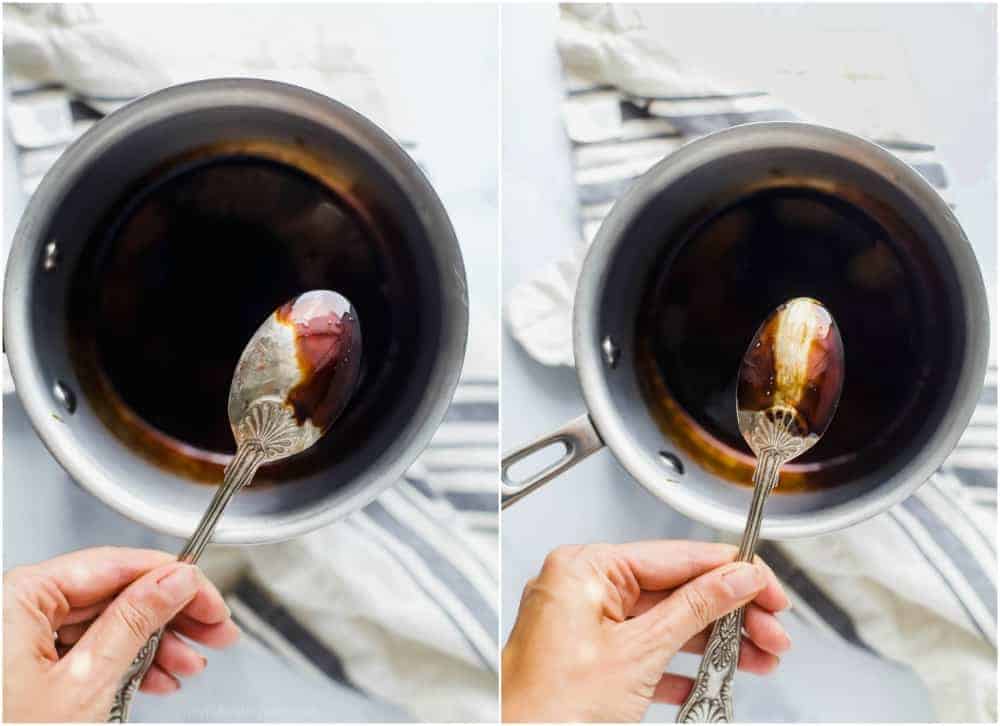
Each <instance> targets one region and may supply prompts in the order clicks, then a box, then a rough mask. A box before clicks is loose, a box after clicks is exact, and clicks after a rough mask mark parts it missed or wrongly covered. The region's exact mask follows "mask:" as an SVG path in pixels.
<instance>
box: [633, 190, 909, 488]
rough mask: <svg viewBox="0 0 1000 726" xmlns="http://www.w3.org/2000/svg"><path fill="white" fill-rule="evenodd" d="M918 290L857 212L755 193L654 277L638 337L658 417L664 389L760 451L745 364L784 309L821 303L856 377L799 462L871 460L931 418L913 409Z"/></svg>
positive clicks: (788, 193)
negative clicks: (806, 300)
mask: <svg viewBox="0 0 1000 726" xmlns="http://www.w3.org/2000/svg"><path fill="white" fill-rule="evenodd" d="M912 284H913V283H912V276H911V275H910V274H908V272H907V270H906V265H905V264H904V260H903V258H902V257H901V256H900V255H899V253H898V251H897V250H896V248H895V247H894V245H893V241H892V240H891V239H890V237H889V235H888V234H887V233H886V231H885V230H884V229H882V228H881V227H880V226H879V225H878V224H877V223H876V222H875V221H874V220H873V219H872V218H871V217H869V216H868V215H867V214H866V213H864V212H863V211H861V210H860V209H858V208H857V207H854V206H853V205H851V204H848V203H846V202H844V201H841V200H839V199H837V198H835V197H832V196H828V195H826V194H822V193H819V192H813V191H811V190H790V189H782V190H769V191H763V192H758V193H756V194H754V195H752V196H750V197H747V198H744V199H742V200H740V201H738V202H736V203H735V204H733V205H732V206H730V207H728V208H726V209H724V210H722V211H721V212H719V213H717V214H715V215H714V216H712V217H711V218H709V219H707V220H706V221H705V222H704V223H702V224H701V225H700V226H699V227H697V228H696V229H694V230H693V232H692V233H691V234H690V236H689V238H688V239H687V241H686V242H685V243H684V245H683V246H682V247H681V248H680V250H679V252H677V253H676V255H675V256H674V257H673V258H672V259H670V260H665V261H664V262H663V264H662V265H661V267H660V270H659V271H658V272H657V273H654V277H653V281H652V284H651V285H650V287H649V289H648V290H647V292H646V295H645V298H644V304H643V313H642V315H641V320H640V322H639V330H638V332H639V350H640V366H643V365H645V368H644V370H645V372H646V378H647V379H648V378H650V376H649V375H648V374H649V371H652V372H653V376H655V377H656V378H657V379H658V380H657V381H654V382H652V383H651V382H650V381H649V380H647V381H646V382H645V388H646V391H645V392H646V395H647V400H648V402H649V405H650V406H652V408H653V410H654V415H655V414H657V409H659V408H661V404H662V401H663V395H662V391H663V390H664V389H665V390H667V391H669V394H670V395H671V396H672V397H673V398H674V399H675V400H676V402H677V403H678V404H679V405H680V406H681V408H682V409H683V410H684V411H686V412H687V413H688V414H689V415H690V416H691V417H692V418H693V419H694V420H695V422H697V424H698V425H700V426H701V427H702V428H703V429H704V430H706V431H707V432H708V433H709V434H710V435H711V436H713V437H715V438H716V439H717V440H719V441H721V442H722V443H724V444H725V445H727V446H729V447H731V448H733V449H736V450H737V451H739V452H744V453H750V450H749V448H748V447H747V445H746V443H745V442H744V441H743V438H742V436H741V435H740V432H739V429H738V427H737V421H736V405H735V403H736V375H737V371H738V369H739V365H740V360H741V358H742V356H743V354H744V351H745V350H746V348H747V345H748V344H749V342H750V340H751V338H752V337H753V335H754V332H755V331H756V329H757V326H759V325H760V324H761V322H763V321H764V319H765V318H766V317H767V316H768V315H769V314H770V313H771V312H772V311H773V310H774V309H775V308H776V307H777V306H778V305H780V304H781V303H783V302H786V301H787V300H789V299H790V298H794V297H800V296H803V297H812V298H815V299H817V300H819V301H821V302H822V303H823V304H824V305H825V306H826V307H827V308H828V309H829V311H830V312H831V313H832V315H833V318H834V320H836V322H837V325H838V326H839V328H840V332H841V336H842V339H843V345H844V352H845V368H846V378H845V381H844V387H843V393H842V395H841V399H840V405H839V408H838V410H837V413H836V415H835V416H834V418H833V422H832V424H831V425H830V427H829V429H828V430H827V432H826V434H825V436H824V437H823V438H822V439H821V440H820V442H819V443H818V444H817V445H816V446H815V447H813V448H812V449H811V450H810V451H808V452H807V453H805V454H804V455H803V456H802V457H800V459H799V460H797V461H800V462H805V463H809V462H814V463H821V462H833V461H838V462H843V461H845V460H847V459H851V458H854V457H858V456H861V455H863V452H864V451H865V450H872V449H873V448H876V447H878V446H879V445H880V444H883V443H885V442H886V441H887V440H888V439H889V438H890V437H891V436H892V435H893V434H896V433H898V429H899V427H900V425H901V424H902V423H903V422H904V420H905V419H906V418H907V417H908V416H913V415H917V416H919V415H920V414H919V412H918V413H916V414H914V412H913V411H912V410H911V409H912V406H911V404H912V402H913V401H914V400H915V398H916V396H917V394H918V393H919V392H920V391H921V387H922V385H923V381H922V380H921V376H922V373H921V367H922V364H923V363H924V359H923V357H922V356H921V355H920V350H921V345H922V343H921V341H920V339H919V338H920V331H921V325H919V324H918V320H917V316H918V315H919V309H920V308H919V304H918V298H917V296H916V294H915V291H914V290H913V289H912ZM643 355H645V356H646V358H647V360H646V361H645V364H644V362H643ZM648 359H651V360H648ZM823 483H824V479H823V477H822V476H814V477H812V478H811V480H810V481H808V482H807V486H822V485H823Z"/></svg>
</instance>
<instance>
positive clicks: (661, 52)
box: [505, 5, 997, 722]
mask: <svg viewBox="0 0 1000 726" xmlns="http://www.w3.org/2000/svg"><path fill="white" fill-rule="evenodd" d="M677 12H683V11H682V10H681V9H680V8H678V10H677ZM786 40H787V42H786V41H785V40H783V43H782V47H781V48H773V49H769V48H767V47H766V44H762V45H761V48H760V54H759V57H757V58H754V59H743V60H744V61H745V62H747V63H751V62H752V63H756V64H757V66H758V69H759V68H760V67H763V66H765V65H766V63H767V62H768V58H767V56H768V54H769V53H770V54H773V56H774V58H772V59H771V60H772V64H773V67H774V69H775V70H774V73H773V74H772V75H771V78H772V79H773V82H774V86H775V87H776V88H780V90H781V91H782V93H783V94H787V96H788V97H790V98H791V97H794V98H795V100H796V106H795V108H794V109H791V108H790V107H789V106H787V105H786V104H785V103H783V102H782V101H779V100H778V99H777V98H776V96H775V95H774V93H772V92H770V91H772V90H773V89H771V88H760V87H755V86H746V85H739V84H731V83H722V82H717V81H714V80H713V78H712V77H711V76H710V74H706V73H704V72H701V71H700V70H699V68H698V67H696V66H697V64H695V63H692V62H690V61H688V60H687V56H686V55H685V54H683V53H681V52H673V49H672V48H671V47H667V46H666V45H664V43H663V42H662V40H661V39H660V37H659V36H658V35H657V34H655V33H653V32H651V31H650V30H649V29H648V28H645V27H644V26H643V23H642V22H641V20H640V19H639V18H638V17H637V16H636V15H635V14H634V12H633V11H630V10H627V9H622V7H621V6H611V5H567V6H563V7H562V10H561V17H560V22H559V37H558V46H559V53H560V56H561V59H562V64H563V70H564V74H565V79H566V85H567V97H566V99H565V101H564V104H563V117H564V123H565V126H566V132H567V134H568V136H569V138H570V140H571V141H572V142H573V161H574V166H575V171H574V174H575V181H576V185H577V190H578V196H579V200H580V220H581V239H580V242H579V244H578V245H577V246H576V247H575V248H574V249H573V250H571V251H570V253H569V254H568V255H567V256H566V257H565V258H563V259H560V260H557V261H553V262H552V263H551V264H549V265H547V266H544V267H543V268H541V269H540V270H539V272H538V273H537V274H536V275H535V276H534V277H532V278H531V279H527V280H524V281H523V282H522V283H521V284H519V285H518V286H517V287H516V288H515V289H514V291H513V292H512V294H511V295H510V296H509V297H508V299H507V301H506V306H505V314H506V320H507V324H508V326H509V329H510V331H511V333H512V335H513V336H514V338H515V339H516V340H517V341H518V342H519V343H520V344H521V345H522V346H523V347H524V348H525V350H527V351H528V353H529V354H530V355H532V356H533V357H534V358H535V359H536V360H538V361H539V362H541V363H544V364H546V365H568V366H572V365H573V349H572V324H571V323H572V308H573V297H574V293H575V289H576V283H577V278H578V276H579V272H580V268H581V265H582V262H583V259H584V257H585V255H586V251H587V248H588V246H589V244H590V242H591V241H592V239H593V236H594V234H595V233H596V231H597V229H598V228H599V227H600V223H601V221H602V219H603V218H604V216H605V215H606V214H607V213H608V211H609V210H610V209H611V207H612V206H613V204H614V201H615V200H616V199H617V198H618V197H620V196H621V195H622V194H623V193H624V192H625V191H626V190H627V188H628V186H629V185H630V184H631V182H632V180H634V179H635V178H637V177H638V176H640V175H641V174H642V173H643V172H644V171H646V170H647V169H649V167H650V166H652V165H653V164H654V163H656V162H657V161H659V160H660V159H662V158H663V157H664V156H666V155H667V154H669V153H670V152H671V151H673V150H674V149H676V148H678V147H679V146H681V145H683V144H684V143H686V142H688V141H690V140H692V139H694V138H697V137H698V136H700V135H703V134H705V133H708V132H710V131H714V130H717V129H720V128H724V127H727V126H731V125H734V124H738V123H745V122H749V121H760V120H779V119H787V118H799V119H803V120H814V121H817V122H823V123H825V124H826V125H832V126H838V127H840V128H844V129H846V130H848V131H852V132H854V133H856V134H859V135H862V136H866V137H868V138H870V139H873V140H876V141H878V142H879V143H881V144H883V145H884V146H886V148H889V149H890V150H892V151H893V152H894V153H896V154H897V155H899V156H901V157H902V158H903V159H904V160H906V161H908V162H909V163H911V164H913V165H914V166H915V168H917V170H918V171H920V172H921V173H922V174H924V176H925V178H927V179H928V181H930V182H931V184H932V185H934V186H935V187H936V188H938V190H939V191H940V192H941V193H942V194H943V195H944V196H945V198H946V199H947V175H946V174H945V171H944V168H943V166H942V165H941V164H940V162H939V161H938V160H937V159H936V158H935V155H934V147H933V146H931V145H930V144H927V143H926V141H927V137H926V132H925V131H924V129H923V128H922V124H921V122H920V121H921V119H920V114H919V112H918V111H917V109H916V107H915V104H914V100H913V97H912V94H911V86H910V84H909V83H908V80H907V76H906V69H905V63H904V62H903V60H902V59H900V58H899V57H898V55H897V56H894V55H893V54H892V53H891V52H889V51H888V48H887V46H886V43H885V38H880V37H879V36H878V35H874V36H871V35H865V34H861V35H852V37H851V38H850V39H849V40H847V41H846V42H849V45H850V48H851V51H850V53H849V54H847V57H845V54H844V53H843V47H844V46H842V45H838V44H839V43H844V42H845V38H844V37H842V36H835V37H832V38H826V39H824V38H817V37H815V36H810V37H808V38H788V39H786ZM696 41H697V39H692V40H691V42H692V44H694V45H696V44H697V43H696ZM824 41H825V42H827V43H828V44H829V52H828V53H824V51H823V49H822V48H817V47H816V46H815V44H816V43H822V42H824ZM796 44H798V45H802V44H812V45H811V46H803V48H802V49H801V50H803V51H805V50H808V51H809V52H801V53H797V52H796V47H795V46H796ZM821 57H827V58H828V59H829V60H828V63H827V65H825V66H824V65H821V64H820V65H817V64H816V63H809V64H807V63H805V62H802V65H795V64H796V63H797V61H796V60H794V59H796V58H809V59H812V60H813V61H815V60H816V59H817V58H821ZM739 75H740V74H739V72H738V69H737V70H736V72H733V73H732V74H731V76H729V77H738V76H739ZM757 75H758V77H760V75H761V74H760V73H758V74H757ZM995 437H996V368H995V367H991V369H990V373H989V375H988V378H987V381H986V388H984V393H983V397H982V399H981V402H980V406H979V407H978V408H977V410H976V414H975V416H974V418H973V421H972V424H971V425H970V428H969V430H968V431H967V432H966V434H965V436H964V437H963V439H962V442H961V443H960V445H959V448H958V449H957V450H956V452H955V453H954V454H953V455H952V457H951V458H950V459H949V461H948V463H947V464H946V466H945V467H943V469H942V470H941V471H940V472H938V474H936V475H935V476H934V477H933V479H932V481H931V482H929V483H928V484H927V485H925V486H924V487H923V488H922V489H921V490H920V491H919V493H918V494H916V495H914V496H913V497H911V498H910V499H909V500H907V502H905V503H904V504H902V505H900V506H898V507H896V508H894V509H893V510H892V511H891V512H888V513H886V514H884V515H882V516H880V517H877V518H875V519H873V520H870V521H868V522H865V523H863V524H860V525H857V526H855V527H852V528H850V529H848V530H846V531H843V532H838V533H835V534H832V535H827V536H824V537H819V538H815V539H812V540H807V541H795V542H790V543H783V544H775V543H765V545H764V546H763V548H762V553H763V554H764V556H765V558H767V559H769V560H770V561H771V563H772V566H774V567H775V569H776V570H777V571H778V574H779V576H781V577H783V579H785V581H786V583H787V584H788V585H789V586H790V587H791V588H792V590H793V598H794V603H795V607H794V610H795V612H796V613H797V614H798V615H799V616H800V617H803V618H805V619H807V620H809V621H810V622H812V623H813V624H814V625H815V626H816V627H817V628H819V629H821V630H823V631H824V632H827V633H829V634H830V635H831V637H839V638H844V639H846V640H848V641H849V642H852V643H854V644H855V645H857V646H859V647H863V648H867V649H870V650H874V651H875V652H877V653H880V654H882V655H883V656H885V657H888V658H892V659H895V660H897V661H900V662H902V663H905V664H907V665H909V666H910V667H912V668H913V669H914V671H915V672H916V673H917V674H918V675H919V676H920V677H921V678H922V679H923V681H924V683H925V684H926V685H927V688H928V691H929V693H930V697H931V700H932V702H933V704H934V707H935V709H936V712H937V716H938V718H939V719H941V720H943V721H990V722H995V721H996V718H997V711H996V702H997V687H996V681H997V678H996V663H997V651H996V619H997V610H996V572H997V559H996V444H995V441H996V439H995Z"/></svg>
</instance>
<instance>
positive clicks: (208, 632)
mask: <svg viewBox="0 0 1000 726" xmlns="http://www.w3.org/2000/svg"><path fill="white" fill-rule="evenodd" d="M170 627H171V629H172V630H174V631H176V632H177V633H180V634H181V635H183V636H184V637H185V638H189V639H190V640H193V641H195V642H196V643H200V644H201V645H204V646H207V647H209V648H215V649H220V648H228V647H229V646H230V645H232V644H233V643H235V642H236V641H237V640H239V638H240V630H239V628H237V627H236V624H235V623H234V622H233V621H232V620H223V621H222V622H221V623H213V624H212V625H207V624H205V623H203V622H201V621H200V620H194V619H192V618H189V617H186V616H185V615H184V613H181V614H180V615H178V616H177V617H176V618H174V619H173V621H172V622H171V623H170Z"/></svg>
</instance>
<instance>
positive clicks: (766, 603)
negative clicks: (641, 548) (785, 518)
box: [628, 562, 788, 618]
mask: <svg viewBox="0 0 1000 726" xmlns="http://www.w3.org/2000/svg"><path fill="white" fill-rule="evenodd" d="M758 564H762V565H764V567H765V568H766V567H767V563H766V562H759V563H758ZM767 571H768V573H769V577H768V583H767V586H766V587H765V588H764V589H763V590H761V591H760V593H759V594H758V595H757V597H755V598H754V599H753V603H754V606H755V607H756V606H759V607H760V608H762V609H764V610H765V611H770V612H779V611H781V610H784V609H785V608H786V607H787V603H788V599H787V598H786V597H785V594H784V592H783V591H782V590H781V586H780V585H778V584H777V578H774V573H773V572H770V570H767ZM772 578H773V579H772ZM672 592H673V590H659V591H657V592H651V591H649V590H643V591H642V592H640V593H639V598H638V599H637V600H636V601H635V604H634V605H633V606H632V609H631V610H630V611H629V614H628V616H629V617H630V618H636V617H639V616H640V615H642V614H643V613H645V612H648V611H649V610H650V609H652V608H653V607H654V606H655V605H656V604H657V603H660V602H662V601H663V600H665V599H666V598H667V597H669V595H670V593H672Z"/></svg>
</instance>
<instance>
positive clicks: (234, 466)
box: [108, 442, 267, 723]
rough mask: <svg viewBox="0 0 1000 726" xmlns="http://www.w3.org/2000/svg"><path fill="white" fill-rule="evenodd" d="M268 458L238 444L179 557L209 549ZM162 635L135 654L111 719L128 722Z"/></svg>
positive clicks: (183, 558)
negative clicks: (232, 506) (236, 500)
mask: <svg viewBox="0 0 1000 726" xmlns="http://www.w3.org/2000/svg"><path fill="white" fill-rule="evenodd" d="M266 458H267V457H266V454H265V452H264V451H263V450H262V449H261V447H260V446H255V445H253V443H252V442H251V444H250V445H247V444H244V443H241V444H240V445H239V446H238V448H237V449H236V456H234V457H233V460H232V461H231V462H229V466H227V467H226V472H225V476H224V478H223V480H222V486H220V487H219V488H218V489H217V490H216V492H215V496H214V497H213V498H212V503H211V504H209V505H208V509H206V510H205V514H203V515H202V517H201V521H200V522H199V523H198V527H197V528H196V529H195V531H194V534H192V535H191V538H190V539H189V540H188V541H187V543H186V544H185V545H184V549H182V550H181V552H180V554H179V555H178V556H177V559H178V560H180V561H181V562H189V563H191V564H194V563H195V562H197V561H198V558H199V557H201V553H202V552H204V551H205V547H206V545H208V543H209V541H210V540H211V539H212V533H213V532H214V531H215V525H216V524H218V522H219V517H221V516H222V512H223V510H224V509H225V508H226V505H227V504H229V500H230V499H232V498H233V496H235V494H236V492H238V491H239V490H240V489H242V488H243V487H244V486H245V485H246V484H248V483H249V482H250V480H251V479H253V477H254V474H256V473H257V469H258V467H259V466H260V465H261V464H263V463H264V461H265V460H266ZM162 637H163V628H160V629H159V630H157V631H156V632H155V633H153V635H152V637H150V639H149V640H147V641H146V644H145V645H144V646H142V648H141V649H140V650H139V653H138V654H137V655H136V656H135V659H134V660H133V661H132V664H131V665H130V666H129V669H128V671H126V673H125V676H124V678H123V679H122V682H121V685H120V686H119V687H118V691H117V692H116V693H115V697H114V700H113V701H112V702H111V712H110V714H109V715H108V723H125V722H126V721H128V714H129V709H130V708H131V707H132V698H133V697H134V696H135V692H136V691H137V690H139V684H140V683H142V679H143V677H144V676H145V675H146V671H148V670H149V668H150V666H152V665H153V657H154V656H155V655H156V649H157V647H159V645H160V639H161V638H162Z"/></svg>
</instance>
